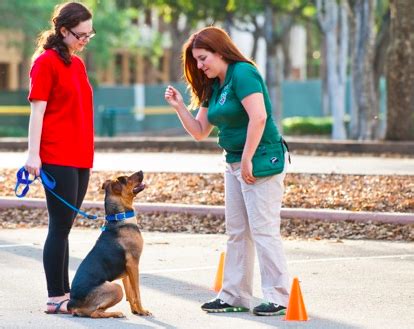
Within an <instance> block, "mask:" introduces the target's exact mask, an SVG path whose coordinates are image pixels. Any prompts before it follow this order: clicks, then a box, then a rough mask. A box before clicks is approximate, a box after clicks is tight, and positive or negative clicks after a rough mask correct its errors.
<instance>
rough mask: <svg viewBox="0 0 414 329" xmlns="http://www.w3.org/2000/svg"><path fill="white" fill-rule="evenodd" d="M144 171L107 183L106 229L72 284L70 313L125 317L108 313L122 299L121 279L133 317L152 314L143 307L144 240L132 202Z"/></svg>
mask: <svg viewBox="0 0 414 329" xmlns="http://www.w3.org/2000/svg"><path fill="white" fill-rule="evenodd" d="M143 176H144V175H143V173H142V171H139V172H136V173H134V174H132V175H131V176H129V177H128V176H122V177H118V178H117V179H115V180H107V181H106V182H105V183H104V184H103V186H102V189H104V190H105V214H106V216H105V218H106V223H105V228H104V230H103V232H102V234H101V235H100V237H99V239H98V240H97V242H96V244H95V246H94V247H93V249H92V250H91V251H90V252H89V254H88V255H87V256H86V258H85V259H84V260H83V261H82V263H81V264H80V266H79V269H78V270H77V272H76V275H75V278H74V279H73V282H72V289H71V292H70V301H69V303H68V310H69V311H71V312H72V314H74V315H77V316H86V317H92V318H109V317H115V318H119V317H124V314H123V313H121V312H106V309H107V308H109V307H112V306H114V305H115V304H117V303H118V302H120V301H121V300H122V297H123V293H122V288H121V286H120V285H119V284H117V283H115V282H112V281H114V280H116V279H121V278H122V282H123V284H124V288H125V294H126V298H127V300H128V302H129V304H130V306H131V311H132V313H134V314H139V315H150V314H151V313H150V312H148V311H147V310H144V309H143V307H142V304H141V296H140V291H139V267H138V264H139V258H140V256H141V252H142V247H143V239H142V236H141V233H140V231H139V229H138V226H137V222H136V218H135V214H134V208H133V200H134V198H135V196H136V195H137V194H138V193H139V192H141V191H142V190H143V189H144V188H145V185H144V184H143V183H142V180H143Z"/></svg>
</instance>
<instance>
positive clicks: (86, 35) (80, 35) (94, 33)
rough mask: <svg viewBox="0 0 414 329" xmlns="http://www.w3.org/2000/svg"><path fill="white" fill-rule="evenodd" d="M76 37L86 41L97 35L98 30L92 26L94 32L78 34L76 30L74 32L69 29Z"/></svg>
mask: <svg viewBox="0 0 414 329" xmlns="http://www.w3.org/2000/svg"><path fill="white" fill-rule="evenodd" d="M67 30H68V31H69V32H70V33H71V34H72V35H73V36H74V37H75V38H76V39H78V40H80V41H85V40H86V39H92V38H93V37H94V36H95V35H96V31H95V29H94V28H92V32H91V33H89V34H88V33H81V34H78V33H76V32H73V31H72V30H71V29H67Z"/></svg>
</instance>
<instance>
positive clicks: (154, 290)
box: [0, 229, 414, 329]
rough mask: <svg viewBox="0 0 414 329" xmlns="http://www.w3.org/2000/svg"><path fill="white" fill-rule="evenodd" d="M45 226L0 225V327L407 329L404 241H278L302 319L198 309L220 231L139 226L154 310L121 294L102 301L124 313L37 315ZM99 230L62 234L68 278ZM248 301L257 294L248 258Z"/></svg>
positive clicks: (221, 240)
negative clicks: (138, 310) (137, 308)
mask: <svg viewBox="0 0 414 329" xmlns="http://www.w3.org/2000/svg"><path fill="white" fill-rule="evenodd" d="M45 235H46V229H16V230H0V328H7V329H9V328H42V329H46V328H114V327H115V328H212V329H217V328H238V329H244V328H246V329H247V328H248V329H251V328H315V329H316V328H317V329H328V328H329V329H332V328H335V329H336V328H343V329H356V328H375V329H381V328H384V329H391V328H399V329H411V328H414V317H413V309H414V280H413V279H412V273H414V249H413V244H412V243H393V242H382V241H349V240H344V241H342V242H334V241H326V240H321V241H316V240H313V241H304V240H286V241H284V248H285V251H286V254H287V259H288V268H289V272H290V275H291V278H292V279H293V277H298V278H299V280H300V287H301V291H302V296H303V300H304V304H305V307H306V310H307V313H308V316H309V320H308V321H306V322H296V321H295V322H291V321H284V320H283V317H257V316H254V315H253V314H252V313H226V314H217V315H212V314H206V313H204V312H203V311H201V309H200V305H201V304H202V303H203V302H205V301H206V300H209V299H211V298H213V297H214V296H215V293H214V292H213V291H212V290H211V287H212V285H213V282H214V278H215V273H216V270H217V266H218V261H219V255H220V252H221V251H225V240H226V237H225V236H224V235H197V234H173V233H148V232H144V233H143V236H144V240H145V246H144V251H143V254H142V257H141V262H140V272H141V295H142V302H143V305H144V307H145V308H147V309H148V310H150V311H151V312H152V313H153V315H152V316H150V317H139V316H135V315H133V314H131V312H130V311H129V307H128V304H127V302H126V301H125V300H122V301H121V302H120V303H119V304H118V305H116V306H114V307H113V308H111V310H117V311H122V312H124V314H125V315H126V318H124V319H99V320H94V319H88V318H78V317H72V316H71V315H46V314H44V313H43V310H44V308H45V301H46V294H45V292H46V287H45V279H44V273H43V267H42V245H43V241H44V239H45ZM98 235H99V230H80V229H74V230H73V231H72V233H71V235H70V252H71V258H70V277H71V278H73V276H74V274H75V271H76V269H77V267H78V266H79V264H80V262H81V260H82V259H83V258H84V257H85V255H86V254H87V252H88V251H89V250H90V249H91V248H92V246H93V244H94V242H95V240H96V238H97V236H98ZM254 296H255V298H254V300H253V301H252V307H253V306H255V305H256V304H259V303H260V302H261V300H260V298H261V291H260V275H259V271H258V267H257V264H256V268H255V277H254Z"/></svg>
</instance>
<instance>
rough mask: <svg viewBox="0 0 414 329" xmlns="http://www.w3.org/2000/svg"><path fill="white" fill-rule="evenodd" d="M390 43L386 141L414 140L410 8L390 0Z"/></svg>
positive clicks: (413, 12) (406, 1) (407, 1)
mask: <svg viewBox="0 0 414 329" xmlns="http://www.w3.org/2000/svg"><path fill="white" fill-rule="evenodd" d="M390 7H391V38H390V39H391V42H390V46H389V49H388V56H387V95H388V97H387V131H386V136H385V137H386V139H388V140H413V139H414V36H413V31H414V20H413V17H414V6H413V2H412V0H392V1H391V3H390Z"/></svg>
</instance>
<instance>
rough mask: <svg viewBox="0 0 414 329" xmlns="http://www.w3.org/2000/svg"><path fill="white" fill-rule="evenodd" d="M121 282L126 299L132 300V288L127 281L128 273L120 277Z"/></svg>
mask: <svg viewBox="0 0 414 329" xmlns="http://www.w3.org/2000/svg"><path fill="white" fill-rule="evenodd" d="M122 283H123V284H124V290H125V297H126V301H127V302H128V301H130V300H132V288H131V283H130V282H129V277H128V275H127V276H125V277H124V278H122Z"/></svg>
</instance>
